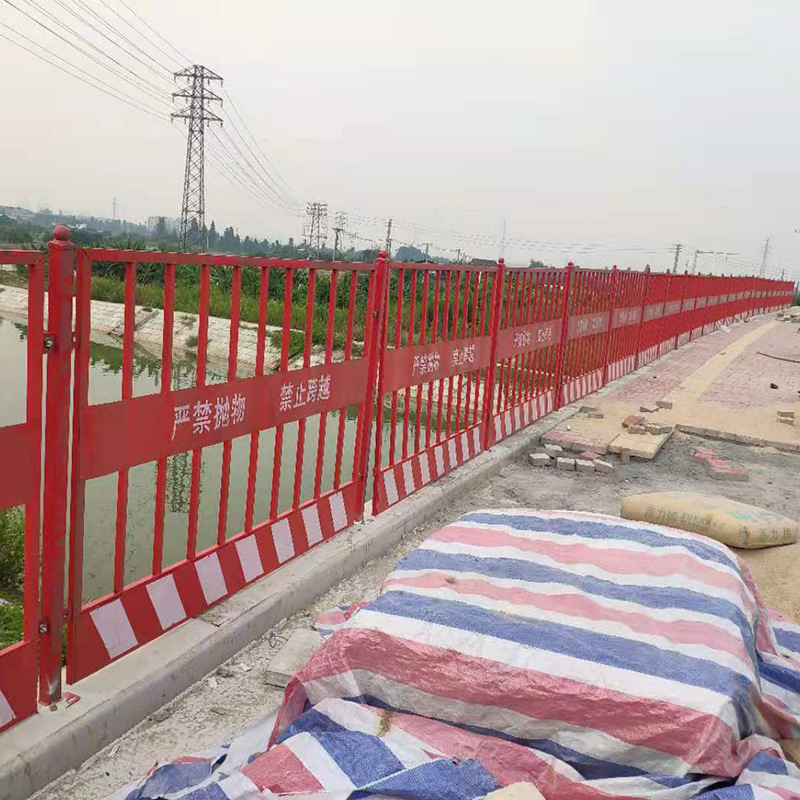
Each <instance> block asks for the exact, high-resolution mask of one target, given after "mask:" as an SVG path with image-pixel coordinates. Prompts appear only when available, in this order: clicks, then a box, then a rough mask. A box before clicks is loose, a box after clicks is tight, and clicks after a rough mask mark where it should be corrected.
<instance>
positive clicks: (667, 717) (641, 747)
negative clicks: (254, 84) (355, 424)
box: [117, 510, 800, 800]
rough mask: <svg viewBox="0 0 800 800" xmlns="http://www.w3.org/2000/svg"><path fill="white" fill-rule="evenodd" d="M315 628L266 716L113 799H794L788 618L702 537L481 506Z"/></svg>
mask: <svg viewBox="0 0 800 800" xmlns="http://www.w3.org/2000/svg"><path fill="white" fill-rule="evenodd" d="M320 629H321V630H323V632H324V633H325V634H327V639H326V642H325V644H324V645H323V646H322V648H321V649H320V650H319V651H318V652H317V653H316V655H315V656H313V657H312V659H311V660H310V661H309V662H308V663H307V664H306V665H305V667H303V668H302V669H301V671H300V672H299V673H298V674H297V675H296V676H295V678H294V679H293V681H292V682H291V683H290V684H289V686H288V687H287V692H286V697H285V700H284V704H283V706H282V707H281V709H280V711H279V712H278V716H277V719H276V721H275V724H274V727H273V726H272V724H271V722H265V723H262V725H260V726H257V727H256V728H254V729H253V730H251V731H249V732H247V733H246V734H244V735H243V736H242V737H240V739H239V740H237V741H235V742H234V743H233V744H232V745H230V747H227V746H226V747H222V748H219V749H217V750H215V751H213V752H211V753H206V754H203V755H201V756H196V757H194V758H191V759H181V760H180V762H175V763H173V764H169V765H165V766H163V767H160V768H159V769H157V770H156V771H155V772H154V773H153V774H152V775H151V776H149V777H148V778H147V779H145V780H144V781H143V782H141V783H140V784H139V785H138V786H137V787H136V788H134V789H127V790H125V792H126V793H119V794H118V795H117V797H118V798H126V800H134V798H145V797H161V796H168V797H170V798H193V800H201V798H202V799H203V800H205V798H211V799H212V800H218V799H219V800H244V798H255V797H269V798H274V797H286V796H289V797H293V798H303V800H312V798H313V800H323V799H324V800H356V798H375V800H377V799H378V798H381V799H383V798H404V799H405V800H444V799H445V798H447V799H448V800H476V799H477V798H482V797H483V796H484V795H485V794H487V793H488V792H489V791H491V790H493V789H495V788H498V787H501V786H507V785H510V784H513V783H517V782H524V781H527V782H530V783H532V784H533V785H534V786H536V787H537V788H538V789H539V791H540V792H541V793H542V794H543V795H544V796H545V798H547V800H556V799H558V800H582V799H583V798H586V800H595V799H597V800H600V798H634V797H637V798H657V800H684V799H687V800H688V798H695V797H700V798H703V800H712V798H713V800H750V799H751V798H752V799H753V800H756V798H758V799H760V798H764V799H765V800H766V799H767V798H770V799H772V798H790V797H800V770H798V769H797V768H796V767H795V766H793V765H792V764H791V763H790V762H788V761H787V760H785V759H784V758H783V753H782V751H781V748H780V746H779V745H778V743H777V740H778V739H787V738H797V737H798V736H800V627H798V626H796V625H793V624H792V623H790V622H788V621H786V620H784V619H782V618H779V617H777V616H775V615H771V614H769V613H768V612H766V611H765V609H764V608H763V607H762V604H761V601H760V598H759V595H758V592H757V589H756V587H755V585H754V584H753V582H752V580H751V579H750V577H749V575H748V574H747V572H746V570H744V569H743V567H742V566H741V564H740V563H739V561H738V559H737V558H736V556H735V555H734V554H733V553H732V551H730V550H729V549H728V548H726V547H725V546H723V545H721V544H718V543H717V542H714V541H712V540H709V539H705V538H703V537H701V536H697V535H694V534H691V533H685V532H683V531H676V530H673V529H670V528H665V527H661V526H657V525H651V524H647V523H638V522H630V521H627V520H621V519H618V518H616V517H607V516H601V515H595V514H584V513H575V512H541V511H516V510H515V511H482V512H474V513H471V514H467V515H466V516H464V517H462V518H461V519H459V520H457V521H456V522H455V523H453V524H451V525H449V526H447V527H446V528H444V529H442V530H440V531H438V532H437V533H435V534H434V535H433V536H431V537H430V538H429V539H428V540H427V541H426V542H424V543H423V544H422V545H421V546H420V547H419V548H418V549H416V550H414V551H413V552H412V553H411V554H409V555H408V556H406V557H405V558H404V559H403V560H402V561H401V562H400V563H399V564H398V565H397V567H396V569H395V570H394V571H393V572H392V573H391V574H390V575H389V576H388V578H387V579H386V581H385V582H384V584H383V586H382V588H381V592H380V595H379V597H378V598H377V599H376V600H374V601H371V602H362V603H358V604H356V605H355V606H353V607H350V608H343V609H333V610H331V611H329V612H326V613H325V614H323V615H322V617H321V618H320ZM270 730H271V731H272V734H271V739H270V737H269V731H270ZM159 792H161V794H159Z"/></svg>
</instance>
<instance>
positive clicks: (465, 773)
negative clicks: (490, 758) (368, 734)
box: [348, 758, 500, 800]
mask: <svg viewBox="0 0 800 800" xmlns="http://www.w3.org/2000/svg"><path fill="white" fill-rule="evenodd" d="M499 788H500V784H499V783H497V781H496V780H495V779H494V778H493V777H492V776H491V774H490V773H489V772H488V771H487V770H486V769H485V767H484V766H483V765H482V764H481V763H480V762H479V761H476V760H475V759H472V758H468V759H464V760H463V761H456V760H451V759H446V758H442V759H439V760H437V761H431V762H429V763H428V764H420V765H419V766H418V767H411V768H410V769H405V770H403V771H402V772H399V773H397V774H396V775H392V776H391V777H389V778H384V779H382V780H379V781H375V782H373V783H370V784H369V785H367V786H362V787H361V790H360V791H355V792H352V793H351V794H350V796H349V798H348V800H362V798H371V797H375V796H376V795H377V796H380V797H383V796H385V797H387V798H388V797H395V798H397V799H398V800H478V798H483V797H485V796H486V795H487V794H489V792H493V791H494V790H495V789H499Z"/></svg>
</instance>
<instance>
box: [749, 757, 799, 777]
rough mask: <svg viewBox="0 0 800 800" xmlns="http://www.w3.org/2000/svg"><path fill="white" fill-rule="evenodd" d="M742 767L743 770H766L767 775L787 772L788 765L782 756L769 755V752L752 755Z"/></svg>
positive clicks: (786, 773)
mask: <svg viewBox="0 0 800 800" xmlns="http://www.w3.org/2000/svg"><path fill="white" fill-rule="evenodd" d="M744 769H745V772H766V773H767V774H768V775H788V774H789V765H788V764H787V763H786V762H785V761H784V760H783V759H782V758H778V757H777V756H771V755H770V754H769V753H759V754H758V755H756V756H753V758H751V759H750V761H748V762H747V766H746V767H745V768H744Z"/></svg>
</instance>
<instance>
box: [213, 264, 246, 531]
mask: <svg viewBox="0 0 800 800" xmlns="http://www.w3.org/2000/svg"><path fill="white" fill-rule="evenodd" d="M232 278H233V280H232V281H231V325H230V329H229V332H228V381H233V380H236V364H237V361H238V358H239V314H240V310H241V303H242V268H241V266H239V265H238V264H237V265H236V266H235V267H233V276H232ZM229 400H230V398H229V397H226V402H229ZM215 413H216V412H215ZM232 448H233V442H232V441H231V440H230V439H228V441H226V442H224V443H223V445H222V475H221V477H220V486H219V517H218V520H217V544H224V543H225V536H226V533H227V528H228V497H229V495H230V484H231V449H232Z"/></svg>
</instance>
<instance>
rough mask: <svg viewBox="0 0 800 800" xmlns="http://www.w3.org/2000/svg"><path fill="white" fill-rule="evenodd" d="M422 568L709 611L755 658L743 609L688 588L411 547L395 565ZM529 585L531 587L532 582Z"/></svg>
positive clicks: (404, 567)
mask: <svg viewBox="0 0 800 800" xmlns="http://www.w3.org/2000/svg"><path fill="white" fill-rule="evenodd" d="M425 569H439V570H451V571H455V572H474V573H477V574H482V575H486V576H488V577H492V578H509V579H512V580H518V581H525V582H527V583H530V584H536V583H557V584H564V585H566V586H573V587H575V588H576V589H580V590H581V591H584V592H587V593H589V594H594V595H598V596H600V597H608V598H611V599H613V600H622V601H625V602H628V603H637V604H639V605H641V606H648V607H650V608H682V609H686V610H688V611H697V612H699V613H703V614H713V615H714V616H717V617H721V618H722V619H726V620H728V621H729V622H732V623H733V624H734V625H736V627H737V628H738V629H739V631H740V633H741V635H742V638H743V639H744V643H745V646H746V647H747V651H748V653H749V654H750V657H751V659H752V661H753V663H755V660H756V655H755V637H754V635H753V630H752V628H751V626H750V621H749V620H748V618H747V615H746V614H745V613H744V611H743V610H742V609H741V608H740V607H739V606H738V605H736V603H734V602H732V601H730V600H725V599H723V598H719V597H712V596H710V595H707V594H703V593H702V592H698V591H694V590H692V589H683V588H672V587H661V586H644V585H636V586H631V585H622V584H619V583H614V582H613V581H610V580H606V579H604V578H596V577H594V576H591V575H578V574H576V573H575V572H573V571H571V570H570V569H568V568H566V567H565V568H564V569H560V568H558V567H552V566H548V565H545V564H540V563H538V562H535V561H523V560H520V559H515V558H491V557H488V556H480V557H479V556H471V555H463V554H459V553H443V552H441V551H438V550H426V549H419V550H414V551H412V552H411V553H409V554H408V555H407V556H406V557H405V558H404V559H403V560H402V561H401V562H400V563H399V564H398V565H397V567H395V571H400V570H425ZM531 588H532V589H535V587H534V586H532V587H531Z"/></svg>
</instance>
